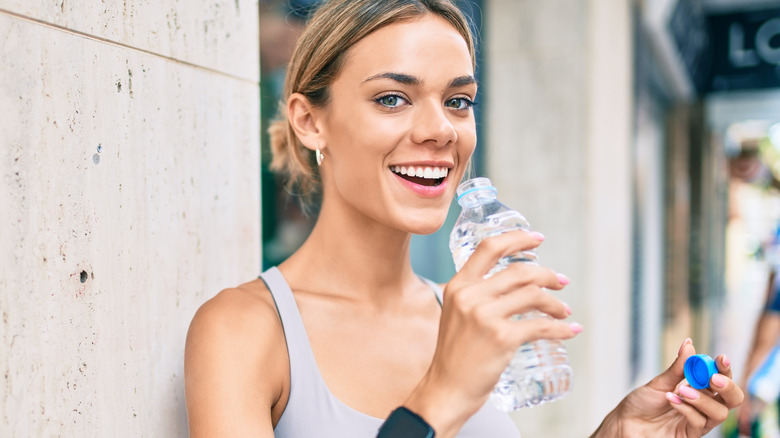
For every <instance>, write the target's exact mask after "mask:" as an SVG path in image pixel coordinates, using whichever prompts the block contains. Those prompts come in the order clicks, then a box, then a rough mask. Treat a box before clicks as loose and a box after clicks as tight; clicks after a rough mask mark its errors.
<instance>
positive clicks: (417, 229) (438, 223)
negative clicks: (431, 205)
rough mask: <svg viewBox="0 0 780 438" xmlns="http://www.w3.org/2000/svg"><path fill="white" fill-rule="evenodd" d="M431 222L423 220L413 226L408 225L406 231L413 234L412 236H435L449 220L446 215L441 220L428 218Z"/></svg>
mask: <svg viewBox="0 0 780 438" xmlns="http://www.w3.org/2000/svg"><path fill="white" fill-rule="evenodd" d="M428 219H429V220H423V221H419V222H415V223H411V224H407V229H406V231H408V232H410V233H412V234H421V235H427V234H433V233H435V232H437V231H439V229H441V227H442V225H444V221H445V220H446V219H447V215H446V214H445V215H444V216H442V217H441V218H435V219H436V220H434V218H428Z"/></svg>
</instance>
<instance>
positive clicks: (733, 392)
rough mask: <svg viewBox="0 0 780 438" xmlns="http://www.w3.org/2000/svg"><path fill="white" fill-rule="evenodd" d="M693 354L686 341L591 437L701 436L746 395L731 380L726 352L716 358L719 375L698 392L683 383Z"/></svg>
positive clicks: (691, 345) (692, 349)
mask: <svg viewBox="0 0 780 438" xmlns="http://www.w3.org/2000/svg"><path fill="white" fill-rule="evenodd" d="M694 354H696V350H695V348H694V347H693V343H692V342H691V340H690V339H686V340H685V342H683V345H682V346H681V347H680V351H679V352H678V354H677V359H676V360H675V361H674V363H672V365H671V366H670V367H669V369H667V370H666V371H664V372H663V373H661V374H660V375H658V376H657V377H656V378H654V379H653V380H651V381H650V383H648V384H646V385H645V386H642V387H640V388H637V389H636V390H634V391H632V392H631V393H630V394H628V396H626V398H624V399H623V400H622V401H621V402H620V404H619V405H618V407H617V408H616V409H615V410H614V411H612V412H611V413H610V414H609V415H607V417H606V418H605V419H604V422H603V423H602V424H601V426H600V427H599V429H598V430H597V431H596V432H595V433H594V434H593V437H594V438H595V437H632V438H634V437H675V438H692V437H700V436H702V435H704V434H706V433H707V432H709V431H710V430H712V428H713V427H715V426H717V425H718V424H720V423H722V422H723V421H724V420H725V419H726V417H727V416H728V414H729V410H730V409H733V408H735V407H737V406H739V405H740V404H742V401H743V399H744V395H743V393H742V389H740V388H739V386H738V385H736V384H735V383H734V382H733V381H732V380H731V363H730V362H729V360H728V358H727V357H726V356H725V355H720V356H718V357H717V358H716V359H715V363H716V365H717V368H718V374H715V375H713V376H712V379H711V380H710V388H709V389H702V390H696V389H694V388H692V387H691V386H689V385H688V383H687V382H686V381H684V379H685V376H684V373H683V366H684V364H685V360H686V359H688V358H689V357H690V356H692V355H694Z"/></svg>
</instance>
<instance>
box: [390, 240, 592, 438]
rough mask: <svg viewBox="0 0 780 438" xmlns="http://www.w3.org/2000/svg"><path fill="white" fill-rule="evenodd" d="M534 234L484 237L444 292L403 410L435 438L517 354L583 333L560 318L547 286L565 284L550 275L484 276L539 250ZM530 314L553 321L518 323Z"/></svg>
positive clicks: (537, 271)
mask: <svg viewBox="0 0 780 438" xmlns="http://www.w3.org/2000/svg"><path fill="white" fill-rule="evenodd" d="M542 240H543V237H542V235H541V234H538V233H529V232H524V231H512V232H507V233H504V234H501V235H499V236H494V237H490V238H487V239H485V240H483V241H482V242H481V243H480V244H479V246H478V247H477V249H476V250H475V251H474V253H473V254H472V255H471V257H470V258H469V260H468V261H467V262H466V264H465V265H464V266H463V268H462V269H461V270H460V272H458V273H457V274H456V275H455V276H454V277H453V278H452V280H451V281H450V282H449V283H448V284H447V286H446V288H445V290H444V303H443V305H442V316H441V322H440V326H439V336H438V343H437V347H436V353H435V354H434V358H433V362H432V364H431V367H430V368H429V370H428V372H427V374H426V375H425V378H424V379H423V381H422V382H421V383H420V385H418V387H417V389H416V390H415V391H414V393H413V394H412V396H411V397H410V398H409V399H408V400H407V402H406V403H405V406H407V407H408V408H409V409H411V410H412V411H414V412H417V413H418V414H420V415H421V416H422V417H423V418H424V419H425V420H426V421H428V422H429V423H430V424H431V425H432V426H433V427H434V429H435V430H436V433H437V437H439V436H440V437H446V436H452V435H454V433H456V432H457V431H458V430H459V429H460V427H461V426H462V424H463V423H464V422H465V421H466V419H468V418H469V417H470V416H471V415H473V414H474V413H475V412H476V411H477V410H479V408H480V407H482V405H483V404H484V403H485V402H486V401H487V398H488V396H489V394H490V392H491V390H492V389H493V387H494V386H495V384H496V382H497V381H498V378H499V376H500V374H501V372H502V371H503V370H504V369H505V368H506V367H507V365H508V364H509V361H510V360H511V358H512V355H513V354H514V351H515V350H516V349H517V348H518V347H519V346H520V345H522V344H523V343H525V342H529V341H535V340H537V339H568V338H571V337H573V336H575V335H576V334H577V333H579V332H580V331H581V330H582V327H581V326H579V325H578V324H567V323H564V322H561V321H559V319H563V318H566V317H568V316H569V314H570V313H571V311H570V310H569V307H568V306H567V305H566V304H564V303H563V302H561V301H560V300H558V299H556V298H555V297H553V296H552V295H551V294H549V293H548V292H547V291H546V290H545V289H555V290H559V289H562V288H563V287H564V286H565V285H566V284H568V282H569V280H568V279H567V278H566V277H565V276H562V275H557V274H556V273H555V272H553V271H552V270H550V269H548V268H545V267H541V266H538V265H531V264H526V263H513V264H510V265H509V266H508V267H507V268H506V269H504V270H503V271H501V272H499V273H497V274H495V275H493V276H492V277H490V278H488V279H485V278H484V276H485V274H487V273H488V271H490V270H491V269H492V268H493V267H494V266H495V265H496V263H498V260H499V259H500V258H501V257H504V256H507V255H510V254H514V253H516V252H518V251H526V250H530V249H533V248H535V247H537V246H538V245H539V244H540V243H541V241H542ZM532 310H538V311H541V312H544V313H546V314H548V315H550V316H552V317H553V318H535V319H525V320H519V321H518V320H515V319H513V318H512V316H513V315H517V314H521V313H526V312H529V311H532Z"/></svg>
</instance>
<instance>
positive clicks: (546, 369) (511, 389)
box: [450, 178, 572, 411]
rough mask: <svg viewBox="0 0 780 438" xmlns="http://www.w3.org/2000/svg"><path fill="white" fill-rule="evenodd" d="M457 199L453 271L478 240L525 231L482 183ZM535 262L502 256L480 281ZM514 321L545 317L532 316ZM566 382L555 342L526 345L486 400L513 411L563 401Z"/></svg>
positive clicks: (568, 372)
mask: <svg viewBox="0 0 780 438" xmlns="http://www.w3.org/2000/svg"><path fill="white" fill-rule="evenodd" d="M457 196H458V204H460V206H461V208H462V211H461V213H460V216H459V217H458V220H457V222H456V223H455V228H453V230H452V234H451V235H450V251H452V258H453V261H454V262H455V269H456V270H460V268H461V267H463V265H464V264H465V263H466V260H468V258H469V257H470V256H471V253H473V252H474V250H475V249H476V247H477V245H478V244H479V242H480V241H482V239H484V238H486V237H489V236H495V235H497V234H501V233H504V232H507V231H512V230H517V229H522V230H529V229H530V226H529V224H528V221H527V220H526V219H525V217H524V216H523V215H521V214H520V213H518V212H517V211H515V210H512V209H510V208H509V207H507V206H506V205H504V204H502V203H501V202H499V201H498V198H497V190H496V188H495V187H493V184H492V183H491V182H490V180H489V179H488V178H474V179H470V180H468V181H466V182H464V183H462V184H461V185H460V186H459V187H458V191H457ZM537 260H538V257H537V255H536V252H535V251H521V252H518V253H516V254H512V255H509V256H506V257H503V258H502V259H500V260H499V262H498V264H496V266H495V267H494V268H493V269H491V270H490V272H488V274H487V275H486V278H487V277H489V276H491V275H493V274H495V273H496V272H498V271H500V270H502V269H504V268H506V266H507V265H508V264H509V263H533V264H536V263H537ZM515 318H517V319H525V318H549V316H547V315H546V314H544V313H541V312H537V311H534V312H529V313H525V314H522V315H516V316H515ZM571 381H572V369H571V366H570V365H569V358H568V356H567V354H566V349H565V348H564V347H563V344H562V343H561V341H558V340H538V341H535V342H528V343H526V344H523V345H521V346H520V348H518V349H517V351H515V354H514V357H513V358H512V361H511V362H510V364H509V366H508V367H507V368H506V369H505V370H504V372H503V373H501V377H500V378H499V381H498V383H497V384H496V387H495V388H494V389H493V392H492V393H491V395H490V398H491V400H492V401H493V403H494V405H495V406H496V407H497V408H498V409H501V410H503V411H514V410H517V409H520V408H524V407H529V406H536V405H539V404H542V403H545V402H549V401H554V400H557V399H559V398H561V397H563V396H564V395H566V394H567V393H568V392H569V390H570V389H571Z"/></svg>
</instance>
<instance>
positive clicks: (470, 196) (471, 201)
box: [458, 187, 498, 208]
mask: <svg viewBox="0 0 780 438" xmlns="http://www.w3.org/2000/svg"><path fill="white" fill-rule="evenodd" d="M496 199H498V197H497V195H496V189H495V188H493V187H475V188H473V189H469V190H468V191H465V192H463V193H462V194H461V195H460V196H458V204H460V206H461V207H462V208H472V207H476V206H479V205H484V204H487V203H490V202H493V201H495V200H496Z"/></svg>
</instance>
